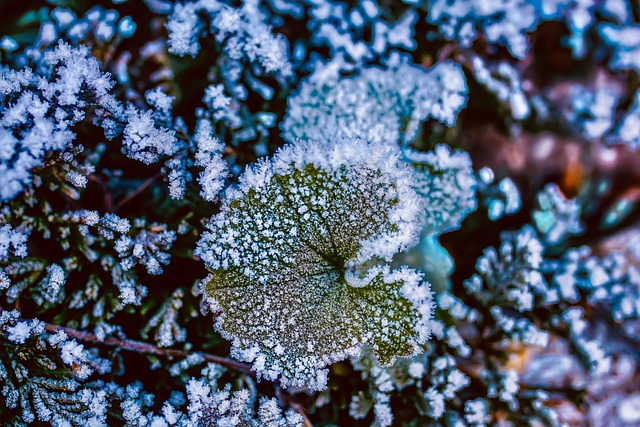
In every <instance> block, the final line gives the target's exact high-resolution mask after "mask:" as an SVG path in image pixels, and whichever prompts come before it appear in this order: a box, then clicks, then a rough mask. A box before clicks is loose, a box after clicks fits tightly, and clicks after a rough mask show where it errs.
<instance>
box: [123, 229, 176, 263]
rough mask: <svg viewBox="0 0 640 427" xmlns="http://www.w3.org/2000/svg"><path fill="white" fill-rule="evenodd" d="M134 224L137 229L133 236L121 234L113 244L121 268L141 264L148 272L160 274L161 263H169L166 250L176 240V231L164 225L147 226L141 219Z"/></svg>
mask: <svg viewBox="0 0 640 427" xmlns="http://www.w3.org/2000/svg"><path fill="white" fill-rule="evenodd" d="M134 226H135V227H136V228H138V229H139V230H137V231H138V233H137V234H136V235H135V236H134V237H130V236H129V235H124V234H123V235H122V236H121V237H120V238H119V239H118V240H117V241H116V242H115V245H114V246H115V249H116V251H117V252H118V255H119V256H120V258H121V261H120V263H121V265H122V268H123V269H125V270H129V269H130V268H133V267H134V266H135V265H136V264H142V265H144V266H145V267H146V269H147V272H148V273H149V274H155V275H158V274H162V265H166V264H169V259H170V255H169V254H168V253H167V252H166V251H168V250H169V249H171V245H172V244H173V242H174V241H175V240H176V232H175V231H173V230H167V229H166V228H167V227H166V225H161V224H150V225H149V226H147V224H146V223H145V221H142V220H138V221H136V223H135V224H134ZM144 227H147V228H144Z"/></svg>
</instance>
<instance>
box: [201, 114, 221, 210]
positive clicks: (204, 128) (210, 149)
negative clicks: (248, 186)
mask: <svg viewBox="0 0 640 427" xmlns="http://www.w3.org/2000/svg"><path fill="white" fill-rule="evenodd" d="M193 140H194V143H195V145H196V147H197V150H198V151H196V155H195V157H196V165H197V166H200V167H202V168H204V171H202V172H200V175H199V176H198V183H199V184H200V186H201V188H202V189H201V190H200V195H201V196H202V198H203V199H205V200H206V201H208V202H212V201H214V200H215V198H216V196H217V195H218V193H220V191H221V190H222V188H223V187H224V183H225V177H226V171H227V165H226V163H225V162H224V160H223V159H222V150H223V149H224V144H223V143H222V142H220V140H219V139H218V138H217V137H216V136H215V135H214V133H213V127H212V124H211V122H210V121H209V120H206V119H201V120H200V121H198V125H197V126H196V132H195V134H194V135H193Z"/></svg>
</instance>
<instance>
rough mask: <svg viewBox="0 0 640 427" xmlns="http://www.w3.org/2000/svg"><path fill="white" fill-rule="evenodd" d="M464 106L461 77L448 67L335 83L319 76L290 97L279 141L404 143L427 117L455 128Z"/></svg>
mask: <svg viewBox="0 0 640 427" xmlns="http://www.w3.org/2000/svg"><path fill="white" fill-rule="evenodd" d="M466 101H467V85H466V81H465V78H464V74H463V73H462V70H461V69H460V67H459V66H458V65H456V64H454V63H450V62H441V63H438V64H436V65H435V66H434V67H432V68H431V69H429V70H428V71H424V70H423V69H421V68H419V67H416V66H413V65H408V64H401V65H399V66H398V67H394V68H391V69H388V70H384V69H381V68H377V67H368V68H364V69H362V70H361V71H360V73H358V74H356V75H355V76H354V77H344V78H339V79H337V80H336V78H335V77H334V76H328V77H327V76H325V75H323V74H322V71H321V72H320V73H319V74H318V75H311V76H310V77H309V79H307V80H306V81H305V82H303V83H302V85H301V88H300V90H299V92H298V94H297V95H295V96H293V97H291V98H289V101H288V102H289V108H288V109H287V115H286V117H285V120H284V122H283V124H282V130H283V136H284V138H285V139H287V140H289V141H295V140H296V138H302V139H314V140H326V139H328V138H332V137H334V136H339V137H340V136H343V137H348V138H353V137H357V138H363V139H365V140H368V141H383V142H387V143H391V144H397V143H402V144H405V143H409V142H411V140H413V139H414V138H415V136H416V134H417V132H418V127H419V125H420V122H422V121H424V120H426V119H428V118H429V117H433V118H434V119H436V120H439V121H441V122H443V123H445V124H447V126H452V125H453V124H455V121H456V117H457V114H458V112H459V111H460V110H461V109H462V107H464V105H465V104H466Z"/></svg>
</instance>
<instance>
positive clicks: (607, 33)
mask: <svg viewBox="0 0 640 427" xmlns="http://www.w3.org/2000/svg"><path fill="white" fill-rule="evenodd" d="M598 29H599V31H600V36H601V37H602V39H603V40H604V42H605V43H606V44H607V45H608V46H609V47H610V48H612V51H613V52H612V57H611V62H610V63H609V67H610V68H611V69H612V70H614V71H617V70H636V71H637V72H640V25H629V26H625V27H620V26H619V25H614V24H601V25H600V26H599V28H598Z"/></svg>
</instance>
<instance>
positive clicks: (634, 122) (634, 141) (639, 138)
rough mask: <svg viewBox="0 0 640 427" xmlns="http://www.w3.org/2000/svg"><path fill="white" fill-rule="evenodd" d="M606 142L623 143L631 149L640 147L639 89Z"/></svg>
mask: <svg viewBox="0 0 640 427" xmlns="http://www.w3.org/2000/svg"><path fill="white" fill-rule="evenodd" d="M607 142H609V143H612V144H625V145H627V146H628V147H629V148H630V149H632V150H637V149H638V148H639V147H640V90H639V91H637V92H636V95H635V97H634V100H633V105H632V106H631V108H630V109H629V111H628V112H627V114H626V115H625V116H624V117H623V118H622V120H621V121H620V124H619V125H618V126H617V127H616V129H615V130H614V132H613V134H612V135H610V136H609V138H608V139H607Z"/></svg>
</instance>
